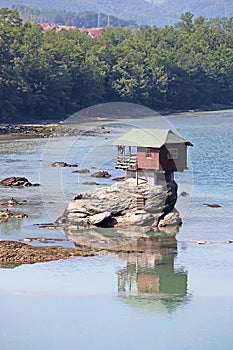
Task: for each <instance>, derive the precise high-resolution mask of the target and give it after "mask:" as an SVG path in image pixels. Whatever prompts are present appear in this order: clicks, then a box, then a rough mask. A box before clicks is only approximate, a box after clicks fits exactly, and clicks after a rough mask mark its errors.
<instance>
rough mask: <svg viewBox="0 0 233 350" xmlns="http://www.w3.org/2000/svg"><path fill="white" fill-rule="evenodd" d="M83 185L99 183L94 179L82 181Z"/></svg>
mask: <svg viewBox="0 0 233 350" xmlns="http://www.w3.org/2000/svg"><path fill="white" fill-rule="evenodd" d="M83 185H99V184H98V183H97V182H95V181H85V182H83Z"/></svg>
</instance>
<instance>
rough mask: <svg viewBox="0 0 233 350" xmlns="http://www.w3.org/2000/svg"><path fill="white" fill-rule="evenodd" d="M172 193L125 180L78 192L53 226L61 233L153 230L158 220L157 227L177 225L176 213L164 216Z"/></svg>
mask: <svg viewBox="0 0 233 350" xmlns="http://www.w3.org/2000/svg"><path fill="white" fill-rule="evenodd" d="M176 190H177V188H175V190H174V193H172V192H171V189H169V190H168V191H167V189H166V188H164V187H163V186H152V185H150V184H149V183H142V184H139V185H137V183H136V180H135V179H128V180H126V181H125V182H120V183H116V184H114V185H112V186H108V187H102V188H97V189H94V190H89V191H86V192H82V193H79V194H78V195H77V196H76V197H75V199H74V200H72V201H71V202H70V203H69V205H68V206H67V208H66V209H65V211H64V213H63V215H62V216H61V217H60V218H58V219H57V220H56V225H57V226H58V227H61V228H63V229H65V230H67V229H68V230H77V229H78V230H79V229H93V228H95V227H115V228H118V227H124V228H127V227H128V228H130V230H131V231H132V230H133V229H134V228H135V229H137V228H138V227H141V228H144V229H151V228H152V227H153V228H157V227H158V226H159V222H158V221H159V220H160V219H162V220H163V222H162V225H161V226H167V225H179V224H180V222H181V220H180V216H179V213H178V212H176V211H175V214H174V215H171V214H170V216H168V214H169V213H172V212H173V209H174V204H175V202H176V198H177V193H176ZM171 199H173V200H171ZM168 202H169V206H168ZM171 204H172V205H171ZM169 218H170V219H171V220H170V219H169ZM133 227H134V228H133Z"/></svg>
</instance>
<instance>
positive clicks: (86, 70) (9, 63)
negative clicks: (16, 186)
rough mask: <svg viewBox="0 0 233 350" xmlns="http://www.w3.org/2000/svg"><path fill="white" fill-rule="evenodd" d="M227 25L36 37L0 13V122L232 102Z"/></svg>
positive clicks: (185, 20)
mask: <svg viewBox="0 0 233 350" xmlns="http://www.w3.org/2000/svg"><path fill="white" fill-rule="evenodd" d="M232 97H233V18H223V19H218V18H216V19H212V20H207V19H206V18H204V17H198V18H196V19H193V15H192V14H190V13H185V14H183V15H182V16H181V21H180V23H179V24H178V26H177V28H174V27H172V26H166V27H164V28H156V27H154V28H150V27H147V26H143V27H141V28H140V29H139V30H138V32H137V33H136V34H135V33H133V34H132V32H131V30H130V29H128V28H123V27H118V28H116V29H114V28H111V27H106V28H105V29H104V30H103V34H102V37H100V38H98V39H91V38H90V37H89V36H87V35H86V34H84V33H82V32H80V31H78V30H70V31H65V30H64V31H61V32H55V31H53V30H51V31H48V32H46V33H42V32H41V30H40V28H39V27H38V26H37V25H36V24H31V23H29V22H26V23H22V20H21V19H20V17H19V15H18V13H17V12H15V11H10V10H8V9H1V10H0V117H1V121H4V120H5V121H9V120H10V119H11V121H14V120H16V119H18V120H23V119H38V120H41V119H46V118H62V117H65V116H67V115H69V114H71V113H73V112H76V111H78V110H79V109H81V108H84V107H87V106H91V105H94V104H96V103H102V102H111V101H124V102H133V103H138V104H142V105H145V106H148V107H151V108H153V109H155V110H161V109H193V108H199V107H202V106H207V105H211V104H229V103H232V102H233V99H232Z"/></svg>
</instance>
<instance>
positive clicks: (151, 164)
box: [138, 147, 159, 170]
mask: <svg viewBox="0 0 233 350" xmlns="http://www.w3.org/2000/svg"><path fill="white" fill-rule="evenodd" d="M151 152H152V154H151V155H152V157H151V158H146V148H142V147H138V167H139V168H141V169H155V170H159V149H157V148H152V149H151Z"/></svg>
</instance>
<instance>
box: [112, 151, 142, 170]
mask: <svg viewBox="0 0 233 350" xmlns="http://www.w3.org/2000/svg"><path fill="white" fill-rule="evenodd" d="M116 169H125V170H137V156H136V155H127V154H125V155H122V156H118V157H117V165H116Z"/></svg>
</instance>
